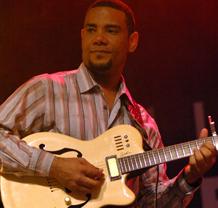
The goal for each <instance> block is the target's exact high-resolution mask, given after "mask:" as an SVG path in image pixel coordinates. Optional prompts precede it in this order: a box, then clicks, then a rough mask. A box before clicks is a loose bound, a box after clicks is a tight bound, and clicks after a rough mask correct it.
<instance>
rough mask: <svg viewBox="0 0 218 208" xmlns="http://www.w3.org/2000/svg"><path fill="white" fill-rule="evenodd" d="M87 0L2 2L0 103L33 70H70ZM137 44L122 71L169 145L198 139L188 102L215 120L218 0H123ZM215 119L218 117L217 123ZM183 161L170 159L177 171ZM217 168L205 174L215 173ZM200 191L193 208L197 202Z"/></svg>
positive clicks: (76, 62) (76, 55) (75, 63)
mask: <svg viewBox="0 0 218 208" xmlns="http://www.w3.org/2000/svg"><path fill="white" fill-rule="evenodd" d="M90 2H92V1H90V0H80V1H74V0H62V1H59V0H46V1H45V0H31V1H29V0H23V1H15V0H7V1H4V0H0V77H1V82H0V89H1V90H0V102H3V101H4V100H5V99H6V98H7V97H8V96H9V95H10V94H11V93H12V92H13V91H14V90H15V89H16V88H17V87H18V86H19V85H20V84H21V83H23V82H24V81H26V80H27V79H29V78H30V77H32V76H33V75H36V74H40V73H45V72H49V73H52V72H56V71H60V70H66V69H74V68H76V67H77V66H78V65H79V64H80V62H81V56H80V53H81V50H80V29H81V26H82V23H83V17H84V13H85V10H86V8H87V6H88V5H89V3H90ZM126 2H127V3H129V4H130V5H131V6H132V8H133V10H134V11H135V13H136V20H137V29H138V31H139V33H140V44H139V47H138V49H137V51H136V52H135V53H134V54H131V55H130V57H129V60H128V63H127V67H126V72H125V76H126V79H127V84H128V86H129V88H130V91H131V92H132V93H133V94H134V95H135V99H136V100H137V101H138V102H139V103H141V104H142V105H144V106H145V107H147V108H149V109H152V112H153V115H154V116H155V118H156V121H157V123H158V125H159V128H160V131H161V134H162V135H163V140H164V143H165V144H166V145H169V144H174V143H177V142H182V141H185V140H188V139H190V138H193V137H195V123H194V116H193V103H194V102H197V101H201V102H203V104H204V112H205V121H206V119H207V117H206V116H207V115H208V114H211V115H213V116H214V119H217V120H218V108H217V105H218V97H217V94H218V86H217V75H218V72H217V70H218V61H217V56H218V16H217V10H218V1H217V0H207V1H204V0H191V1H189V0H185V1H184V0H177V1H175V0H168V1H162V0H155V1H141V0H132V1H131V0H128V1H126ZM217 122H218V121H217ZM185 162H186V161H180V162H173V163H172V164H169V175H170V176H174V175H175V174H176V173H177V172H178V171H179V170H180V169H181V167H182V166H183V165H184V163H185ZM216 173H217V168H214V169H213V170H212V171H211V172H210V174H208V175H209V176H210V175H216ZM200 201H201V200H200V196H199V194H198V196H196V197H195V200H194V201H193V203H192V205H191V206H193V207H201V203H200Z"/></svg>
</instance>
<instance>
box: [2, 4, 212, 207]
mask: <svg viewBox="0 0 218 208" xmlns="http://www.w3.org/2000/svg"><path fill="white" fill-rule="evenodd" d="M134 24H135V20H134V16H133V13H132V11H131V9H130V8H129V7H128V6H127V5H126V4H124V3H122V2H121V1H119V0H100V1H96V2H94V3H93V4H92V5H91V6H90V8H89V9H88V11H87V13H86V16H85V21H84V27H83V29H82V30H81V37H82V59H83V63H82V64H81V65H80V67H79V69H78V70H76V71H68V72H61V73H56V74H51V75H48V74H45V75H40V76H37V77H34V78H33V79H31V80H30V81H28V82H27V83H25V84H24V85H22V86H21V87H20V88H19V89H17V91H16V92H15V93H14V94H12V95H11V96H10V97H9V98H8V100H6V101H5V103H3V104H2V106H1V107H0V123H1V127H2V129H1V136H0V145H1V152H0V157H1V163H2V164H1V165H2V168H1V172H2V173H12V174H17V175H21V176H22V175H36V176H44V177H47V176H49V177H52V178H55V179H56V180H57V181H58V182H59V183H60V184H62V185H63V186H64V187H66V188H68V189H70V190H71V191H73V192H79V193H81V194H87V193H91V192H92V191H93V190H94V189H96V188H99V187H101V185H102V181H103V180H104V173H103V171H102V170H101V169H99V168H98V167H94V166H93V165H92V164H90V163H89V162H88V161H87V160H85V159H83V158H60V157H56V156H54V155H52V154H50V153H47V152H44V151H41V150H38V149H35V148H32V147H30V146H28V145H27V144H26V143H24V142H23V141H22V140H20V138H22V137H24V136H26V135H29V134H31V133H34V132H38V131H56V132H61V133H63V134H67V135H70V136H73V137H76V138H78V139H83V140H90V139H93V138H95V137H97V136H99V135H100V134H102V133H103V132H105V131H106V130H107V129H109V128H111V127H113V126H116V125H119V124H131V125H133V126H135V127H136V128H138V129H139V130H140V132H141V133H142V135H143V138H144V146H145V150H146V148H160V147H162V146H163V144H162V141H161V137H160V134H159V131H158V128H157V126H156V123H155V121H154V120H153V119H152V118H151V117H150V115H149V114H148V113H147V112H146V111H145V109H143V108H142V107H141V106H140V105H138V104H137V103H136V102H135V101H134V100H133V98H132V97H131V95H130V93H129V92H128V90H127V88H126V85H125V82H124V78H123V77H122V72H123V70H124V68H125V63H126V59H127V56H128V54H129V53H131V52H134V51H135V49H136V48H137V45H138V33H137V32H136V31H135V28H134ZM200 136H201V137H205V136H207V130H206V129H203V130H202V131H201V135H200ZM60 142H61V141H60ZM215 161H216V150H215V148H214V146H213V145H212V143H210V142H208V143H205V144H204V145H202V147H201V148H200V150H195V152H194V155H193V156H191V157H190V160H189V164H188V165H187V166H186V167H185V168H184V170H182V171H181V172H180V173H179V174H178V175H177V176H176V177H175V178H173V179H171V180H169V179H168V178H167V176H166V168H165V165H159V167H158V168H157V167H152V168H149V169H148V170H146V171H145V172H144V173H143V174H142V175H140V176H137V177H134V178H132V179H130V180H129V181H128V182H127V184H128V186H129V187H130V188H131V189H132V190H133V191H134V192H135V194H136V201H135V202H134V203H133V204H132V205H129V207H155V206H157V205H158V207H185V206H187V205H188V203H189V202H190V200H191V198H192V196H193V193H194V191H195V190H196V189H197V188H198V187H199V185H200V181H201V178H202V176H203V175H204V174H205V173H206V172H207V171H208V170H209V169H210V168H211V167H212V166H213V164H214V163H215ZM157 179H158V180H157ZM157 181H158V182H157ZM156 191H158V193H157V194H156ZM156 201H157V202H156Z"/></svg>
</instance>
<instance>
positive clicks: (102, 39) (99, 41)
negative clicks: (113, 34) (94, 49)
mask: <svg viewBox="0 0 218 208" xmlns="http://www.w3.org/2000/svg"><path fill="white" fill-rule="evenodd" d="M107 43H108V39H107V37H106V36H105V34H104V33H103V32H102V31H99V32H98V33H96V36H95V37H94V44H95V45H107Z"/></svg>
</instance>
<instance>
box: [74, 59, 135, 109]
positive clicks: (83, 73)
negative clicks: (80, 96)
mask: <svg viewBox="0 0 218 208" xmlns="http://www.w3.org/2000/svg"><path fill="white" fill-rule="evenodd" d="M77 81H78V85H79V88H80V92H81V93H85V92H88V91H90V90H92V89H94V88H97V87H98V88H99V89H100V88H101V87H100V86H99V84H98V83H97V82H96V81H95V80H94V79H93V78H92V76H91V75H90V73H89V72H88V69H87V68H86V66H85V65H84V63H81V64H80V66H79V68H78V73H77ZM121 96H124V97H126V98H127V99H128V100H129V101H130V103H131V104H132V105H134V100H133V98H132V96H131V94H130V92H129V90H128V88H127V86H126V82H125V79H124V77H123V76H122V77H121V83H120V88H119V90H118V93H117V99H118V98H120V97H121Z"/></svg>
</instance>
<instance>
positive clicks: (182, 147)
mask: <svg viewBox="0 0 218 208" xmlns="http://www.w3.org/2000/svg"><path fill="white" fill-rule="evenodd" d="M181 149H182V154H183V155H184V156H186V154H185V150H184V146H183V144H181Z"/></svg>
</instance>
